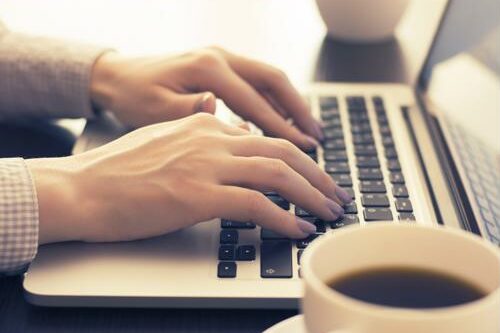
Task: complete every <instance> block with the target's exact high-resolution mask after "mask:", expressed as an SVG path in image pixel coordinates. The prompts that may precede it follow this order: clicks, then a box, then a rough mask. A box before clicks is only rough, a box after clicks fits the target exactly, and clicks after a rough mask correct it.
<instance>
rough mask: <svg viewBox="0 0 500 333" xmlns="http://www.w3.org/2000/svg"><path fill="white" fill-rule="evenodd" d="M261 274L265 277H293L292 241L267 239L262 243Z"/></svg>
mask: <svg viewBox="0 0 500 333" xmlns="http://www.w3.org/2000/svg"><path fill="white" fill-rule="evenodd" d="M260 276H261V277H263V278H291V277H292V243H291V242H290V241H284V240H280V241H265V242H262V243H261V244H260Z"/></svg>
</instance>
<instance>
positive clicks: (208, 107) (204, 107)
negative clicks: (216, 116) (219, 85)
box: [195, 92, 215, 113]
mask: <svg viewBox="0 0 500 333" xmlns="http://www.w3.org/2000/svg"><path fill="white" fill-rule="evenodd" d="M213 96H214V95H213V94H212V93H210V92H207V93H206V94H204V95H203V96H202V97H201V98H200V100H199V101H198V104H196V108H195V110H196V111H195V112H197V113H199V112H205V113H207V112H209V113H212V112H213V111H215V110H212V109H213V108H212V99H213Z"/></svg>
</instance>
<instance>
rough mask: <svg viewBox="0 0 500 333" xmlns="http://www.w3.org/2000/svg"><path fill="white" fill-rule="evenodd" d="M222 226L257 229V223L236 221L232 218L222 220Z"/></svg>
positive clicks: (226, 227)
mask: <svg viewBox="0 0 500 333" xmlns="http://www.w3.org/2000/svg"><path fill="white" fill-rule="evenodd" d="M220 226H221V228H224V229H255V223H252V222H236V221H232V220H224V219H223V220H221V221H220Z"/></svg>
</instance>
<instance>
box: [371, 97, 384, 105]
mask: <svg viewBox="0 0 500 333" xmlns="http://www.w3.org/2000/svg"><path fill="white" fill-rule="evenodd" d="M372 101H373V104H374V105H375V107H382V108H383V107H384V100H383V99H382V97H380V96H373V98H372Z"/></svg>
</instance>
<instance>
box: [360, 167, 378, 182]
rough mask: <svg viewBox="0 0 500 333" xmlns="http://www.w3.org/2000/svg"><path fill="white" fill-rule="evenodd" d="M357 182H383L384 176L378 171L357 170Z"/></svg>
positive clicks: (372, 169)
mask: <svg viewBox="0 0 500 333" xmlns="http://www.w3.org/2000/svg"><path fill="white" fill-rule="evenodd" d="M358 178H359V180H383V179H384V176H383V175H382V172H381V171H380V170H379V169H376V168H370V169H358Z"/></svg>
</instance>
